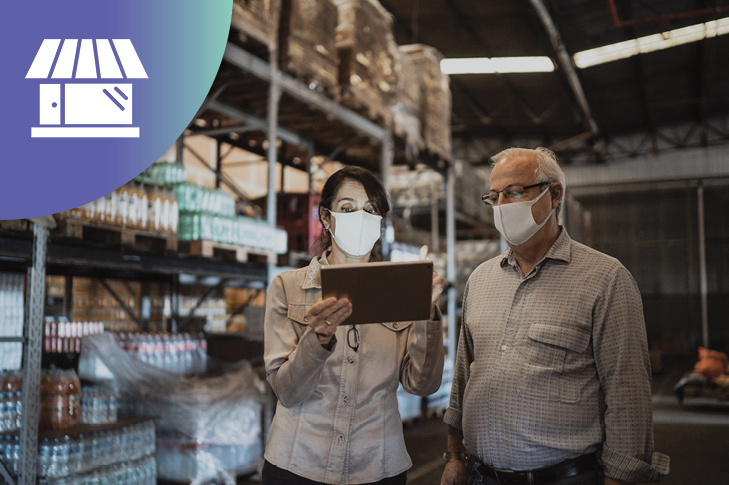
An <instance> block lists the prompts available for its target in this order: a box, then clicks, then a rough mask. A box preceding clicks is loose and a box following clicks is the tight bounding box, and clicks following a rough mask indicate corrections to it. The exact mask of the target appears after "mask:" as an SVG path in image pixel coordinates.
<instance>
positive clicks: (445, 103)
mask: <svg viewBox="0 0 729 485" xmlns="http://www.w3.org/2000/svg"><path fill="white" fill-rule="evenodd" d="M400 53H401V54H402V55H403V58H405V59H407V61H409V62H411V63H412V65H413V66H414V68H415V69H416V71H417V77H418V79H420V88H421V96H422V98H421V99H422V102H421V109H420V123H421V125H422V130H423V141H424V143H425V147H426V149H427V150H428V151H429V152H431V153H433V154H435V155H437V156H439V157H441V158H444V159H450V153H451V126H450V125H451V90H450V82H449V80H448V76H447V75H446V74H444V73H443V72H442V71H441V70H440V61H441V59H443V55H442V54H441V53H440V52H438V50H437V49H435V48H433V47H430V46H426V45H422V44H413V45H406V46H401V47H400Z"/></svg>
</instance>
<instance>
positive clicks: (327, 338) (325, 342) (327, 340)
mask: <svg viewBox="0 0 729 485" xmlns="http://www.w3.org/2000/svg"><path fill="white" fill-rule="evenodd" d="M332 337H334V335H324V334H321V333H317V334H316V338H317V339H319V343H320V344H321V346H322V347H324V348H325V349H328V350H331V344H332Z"/></svg>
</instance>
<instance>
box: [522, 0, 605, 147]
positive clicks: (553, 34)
mask: <svg viewBox="0 0 729 485" xmlns="http://www.w3.org/2000/svg"><path fill="white" fill-rule="evenodd" d="M529 2H530V3H531V4H532V6H533V7H534V10H536V12H537V15H538V16H539V19H540V20H541V21H542V25H544V28H545V30H546V31H547V35H548V36H549V40H550V42H551V43H552V48H553V49H554V52H555V54H557V61H558V62H559V65H560V67H561V68H562V70H563V71H564V73H565V75H566V76H567V81H568V82H569V84H570V87H571V88H572V93H573V94H574V95H575V98H576V99H577V103H578V104H579V105H580V109H581V110H582V114H583V115H584V117H585V121H586V122H587V124H588V126H589V128H590V130H592V133H593V134H594V135H597V134H598V133H599V131H600V130H599V128H598V126H597V123H596V122H595V119H594V118H593V117H592V112H591V111H590V105H589V104H588V103H587V98H586V97H585V91H584V90H583V89H582V84H581V83H580V78H579V77H577V73H576V72H575V68H574V66H573V65H572V58H571V57H570V55H569V54H568V53H567V48H566V47H565V45H564V42H562V37H561V36H560V34H559V31H558V30H557V27H556V26H555V24H554V21H553V20H552V16H551V15H550V13H549V10H547V6H546V5H545V4H544V2H543V0H529Z"/></svg>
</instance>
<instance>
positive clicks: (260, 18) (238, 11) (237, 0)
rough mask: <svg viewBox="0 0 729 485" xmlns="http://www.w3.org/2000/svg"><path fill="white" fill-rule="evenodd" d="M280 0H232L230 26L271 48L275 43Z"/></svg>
mask: <svg viewBox="0 0 729 485" xmlns="http://www.w3.org/2000/svg"><path fill="white" fill-rule="evenodd" d="M280 11H281V0H233V16H232V19H231V27H233V28H234V29H237V30H238V31H239V32H240V33H241V34H243V35H244V36H248V37H251V38H253V39H255V40H256V41H258V42H260V43H262V44H265V45H266V46H267V47H269V48H271V47H273V46H275V45H276V40H277V39H276V37H277V35H278V34H277V33H278V21H279V14H280Z"/></svg>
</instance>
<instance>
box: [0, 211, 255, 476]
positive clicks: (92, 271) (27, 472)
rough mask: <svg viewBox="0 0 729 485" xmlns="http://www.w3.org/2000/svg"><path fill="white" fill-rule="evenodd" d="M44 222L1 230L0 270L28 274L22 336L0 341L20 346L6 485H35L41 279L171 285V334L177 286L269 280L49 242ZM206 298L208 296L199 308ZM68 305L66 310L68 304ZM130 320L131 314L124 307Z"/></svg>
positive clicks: (207, 264) (247, 267)
mask: <svg viewBox="0 0 729 485" xmlns="http://www.w3.org/2000/svg"><path fill="white" fill-rule="evenodd" d="M46 220H47V218H43V220H40V221H34V222H33V223H32V238H30V237H29V235H28V234H27V233H24V232H15V231H4V230H0V271H10V272H27V288H26V306H25V323H24V332H23V337H2V336H0V341H2V342H22V343H23V344H24V348H23V368H22V373H23V409H24V413H23V425H22V428H21V430H20V450H21V461H20V463H21V468H20V470H21V471H20V473H19V475H18V477H17V480H13V477H12V476H11V474H10V473H9V472H8V471H7V470H6V469H5V466H4V465H3V463H2V461H0V477H2V479H3V480H4V481H5V482H6V483H8V484H10V485H34V484H35V483H36V480H37V469H36V467H37V461H38V458H37V450H38V417H39V413H40V374H41V360H42V345H43V333H42V332H43V311H44V294H45V277H46V274H49V275H59V276H66V277H69V278H73V277H76V276H78V277H89V278H98V279H100V280H101V281H102V282H103V281H104V278H115V279H122V280H135V281H146V282H164V283H169V284H171V288H172V293H173V298H172V315H173V316H172V330H175V327H176V325H177V324H178V323H179V322H180V316H179V287H180V280H181V276H182V277H183V278H184V282H185V283H195V284H200V285H202V286H208V287H211V288H215V287H217V286H220V285H226V286H233V287H236V286H238V287H243V286H245V287H260V288H263V287H264V285H265V284H266V281H267V268H266V267H265V266H262V265H256V264H253V263H232V262H228V261H219V260H213V259H206V258H189V257H185V256H180V255H175V254H155V253H149V252H144V251H133V250H127V249H122V250H120V249H118V248H116V249H110V248H105V247H100V246H98V245H93V244H82V243H79V242H68V241H51V242H49V241H48V235H49V229H50V227H49V226H47V225H42V223H43V222H45V221H46ZM209 294H210V292H207V293H206V294H205V295H204V296H203V297H202V298H201V299H200V302H199V303H198V306H199V304H200V303H202V301H203V300H204V299H205V297H207V296H208V295H209ZM69 306H70V305H69ZM125 310H127V312H129V313H130V314H131V315H132V316H133V318H135V319H136V317H135V315H134V314H133V313H132V312H131V310H129V309H127V308H125ZM0 481H2V480H0Z"/></svg>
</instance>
